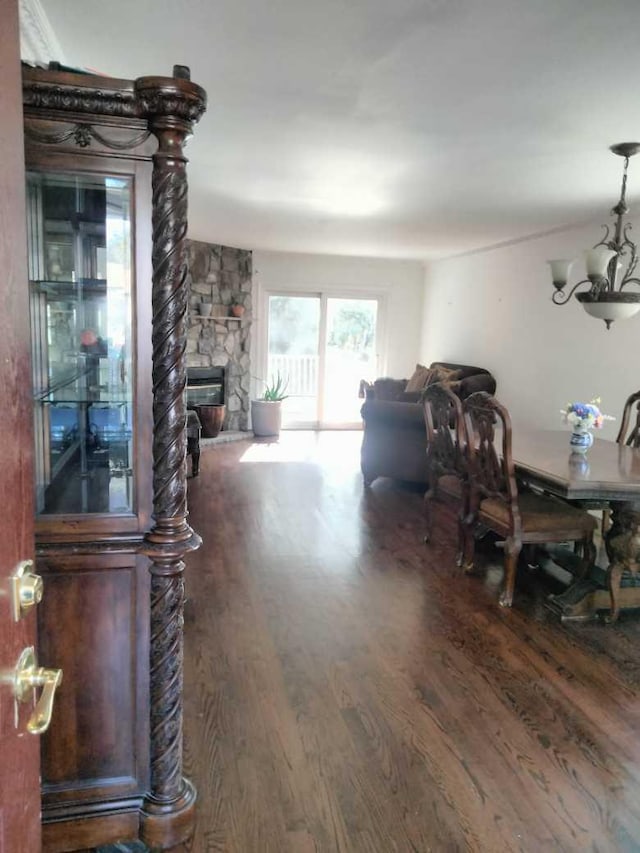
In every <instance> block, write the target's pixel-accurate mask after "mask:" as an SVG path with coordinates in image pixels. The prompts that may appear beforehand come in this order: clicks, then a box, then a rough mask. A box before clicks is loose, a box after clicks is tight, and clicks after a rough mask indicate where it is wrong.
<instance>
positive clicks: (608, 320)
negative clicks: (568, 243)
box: [548, 142, 640, 329]
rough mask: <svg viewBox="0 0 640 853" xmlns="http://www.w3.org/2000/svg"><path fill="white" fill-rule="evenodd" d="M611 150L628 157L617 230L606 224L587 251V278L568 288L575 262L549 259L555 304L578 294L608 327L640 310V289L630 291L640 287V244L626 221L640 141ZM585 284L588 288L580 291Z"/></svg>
mask: <svg viewBox="0 0 640 853" xmlns="http://www.w3.org/2000/svg"><path fill="white" fill-rule="evenodd" d="M611 151H613V153H614V154H617V155H618V156H620V157H623V158H624V170H623V175H622V187H621V190H620V199H619V200H618V203H617V204H616V206H615V207H614V208H613V209H612V211H611V213H612V215H614V216H615V217H616V218H615V222H614V225H613V233H612V232H611V227H610V226H608V225H605V226H603V227H604V229H605V236H604V237H603V238H602V240H600V242H599V243H596V245H595V246H593V248H591V249H587V250H586V251H585V252H584V262H585V267H586V273H587V277H586V278H584V279H582V280H580V281H578V282H576V284H574V285H573V286H572V287H571V288H570V289H569V290H568V291H566V290H565V287H566V286H567V283H568V281H569V276H570V274H571V269H572V266H573V263H574V261H573V260H566V259H557V260H553V261H548V263H549V265H550V267H551V278H552V281H553V286H554V288H555V290H554V293H553V296H552V300H553V302H554V304H556V305H566V304H567V302H568V301H569V300H570V299H571V297H572V296H573V294H574V293H575V294H576V299H577V300H578V302H580V304H581V305H582V307H583V308H584V310H585V311H586V312H587V314H589V315H590V316H592V317H596V318H598V319H599V320H604V322H605V324H606V326H607V329H608V328H610V326H611V324H612V323H613V322H614V320H626V319H627V318H628V317H632V316H633V315H634V314H636V313H637V312H638V311H640V290H633V289H630V290H626V288H627V286H628V285H632V286H636V287H639V288H640V279H639V278H637V277H635V276H634V271H635V268H636V264H637V262H638V257H637V249H636V244H635V243H634V242H633V241H632V240H631V238H630V236H629V231H630V230H631V224H630V223H629V222H627V223H626V224H624V222H623V217H624V216H625V215H626V214H627V213H628V212H629V208H628V207H627V202H626V192H627V170H628V168H629V158H630V157H633V155H634V154H637V153H638V151H640V143H639V142H621V143H619V144H617V145H612V146H611ZM583 285H584V286H585V287H587V288H588V289H587V290H585V291H584V292H582V293H576V291H577V290H578V289H579V288H580V287H582V286H583Z"/></svg>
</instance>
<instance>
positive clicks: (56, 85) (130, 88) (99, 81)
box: [22, 68, 207, 123]
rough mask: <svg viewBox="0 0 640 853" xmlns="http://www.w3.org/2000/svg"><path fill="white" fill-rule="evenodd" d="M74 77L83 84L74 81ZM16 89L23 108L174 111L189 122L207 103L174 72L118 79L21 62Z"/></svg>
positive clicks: (147, 115) (138, 113)
mask: <svg viewBox="0 0 640 853" xmlns="http://www.w3.org/2000/svg"><path fill="white" fill-rule="evenodd" d="M79 80H82V84H83V85H78V82H79ZM85 80H86V85H84V83H85ZM110 84H111V85H110ZM22 91H23V94H22V98H23V104H24V107H25V109H27V110H29V109H33V110H56V111H59V112H72V113H80V114H83V113H93V114H98V115H104V116H114V117H115V116H119V117H124V118H139V119H140V118H141V119H153V118H154V117H157V116H162V117H175V118H178V119H181V120H183V121H188V122H190V123H194V122H197V121H199V119H200V117H201V116H202V114H203V113H204V111H205V109H206V107H207V95H206V92H205V91H204V89H202V88H201V87H200V86H198V85H197V84H195V83H192V82H191V81H190V80H184V79H180V78H174V77H140V78H139V79H137V80H135V81H128V80H127V81H124V80H113V79H112V80H110V79H109V78H101V77H94V76H93V75H86V76H83V75H80V74H69V73H65V72H62V73H59V72H47V71H42V70H40V69H29V68H25V70H24V72H23V90H22Z"/></svg>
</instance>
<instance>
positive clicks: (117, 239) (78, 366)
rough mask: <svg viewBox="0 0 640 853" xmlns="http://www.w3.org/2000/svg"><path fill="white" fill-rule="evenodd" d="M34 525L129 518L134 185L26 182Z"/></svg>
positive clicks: (94, 180) (103, 179)
mask: <svg viewBox="0 0 640 853" xmlns="http://www.w3.org/2000/svg"><path fill="white" fill-rule="evenodd" d="M27 197H28V202H27V203H28V212H27V225H28V242H29V278H30V283H29V286H30V311H31V337H32V341H31V343H32V363H33V398H34V421H35V445H36V448H35V449H36V506H37V511H38V513H39V514H40V515H60V514H71V515H76V514H84V513H131V512H132V511H133V509H134V485H135V484H134V476H133V429H134V424H133V371H132V352H133V340H132V296H133V293H132V289H133V277H132V236H131V217H132V213H131V202H132V200H131V182H130V180H129V179H128V178H121V177H109V176H105V175H102V176H100V175H82V176H80V175H70V174H61V173H57V172H50V173H47V172H29V173H28V174H27Z"/></svg>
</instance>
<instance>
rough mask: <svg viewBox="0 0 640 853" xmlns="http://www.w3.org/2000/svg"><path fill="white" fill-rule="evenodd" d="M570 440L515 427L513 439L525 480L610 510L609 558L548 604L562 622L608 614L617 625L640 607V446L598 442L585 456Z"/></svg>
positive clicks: (557, 432)
mask: <svg viewBox="0 0 640 853" xmlns="http://www.w3.org/2000/svg"><path fill="white" fill-rule="evenodd" d="M569 438H570V434H569V433H568V432H567V431H563V430H544V429H526V428H525V429H520V428H514V430H513V436H512V443H513V444H512V450H513V460H514V465H515V470H516V476H517V478H518V479H519V480H520V481H521V482H523V483H524V484H526V485H528V486H530V487H532V488H535V489H538V490H542V491H543V492H545V493H547V494H552V495H556V496H557V497H559V498H563V499H564V500H567V501H570V502H576V503H578V504H579V505H580V506H583V507H585V508H587V509H589V508H594V509H596V508H597V509H604V508H609V509H610V511H611V524H610V526H609V527H608V529H607V530H606V532H604V554H602V552H601V553H600V554H599V558H598V560H597V562H596V564H595V565H594V566H593V567H591V568H590V570H589V571H588V573H587V575H586V576H584V577H576V578H575V579H574V580H573V582H572V583H570V584H569V586H568V587H567V589H566V590H564V592H562V593H560V594H558V595H554V596H551V597H550V598H549V599H548V602H547V603H548V606H549V607H550V608H551V609H552V610H554V611H555V612H556V613H557V614H558V615H559V616H560V617H561V619H563V620H568V619H589V618H592V617H593V616H594V615H595V614H596V613H597V612H599V611H606V614H605V619H606V621H608V622H615V621H616V620H617V618H618V615H619V612H620V609H621V608H634V607H635V608H638V607H640V575H639V574H638V573H639V571H640V448H634V447H628V446H627V445H624V444H618V443H617V442H615V441H608V440H605V439H599V438H595V439H594V442H593V445H592V446H591V448H589V450H588V451H587V452H586V453H576V452H572V451H571V448H570V446H569ZM570 563H571V559H570V558H569V559H568V560H567V562H566V564H567V565H569V564H570ZM561 564H562V563H561Z"/></svg>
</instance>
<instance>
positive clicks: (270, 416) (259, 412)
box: [251, 400, 282, 437]
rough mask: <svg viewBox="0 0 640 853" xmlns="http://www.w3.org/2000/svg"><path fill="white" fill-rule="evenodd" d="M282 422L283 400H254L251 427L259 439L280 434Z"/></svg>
mask: <svg viewBox="0 0 640 853" xmlns="http://www.w3.org/2000/svg"><path fill="white" fill-rule="evenodd" d="M281 420H282V401H281V400H252V401H251V426H252V427H253V434H254V435H256V436H258V437H264V436H274V435H279V434H280V423H281Z"/></svg>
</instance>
